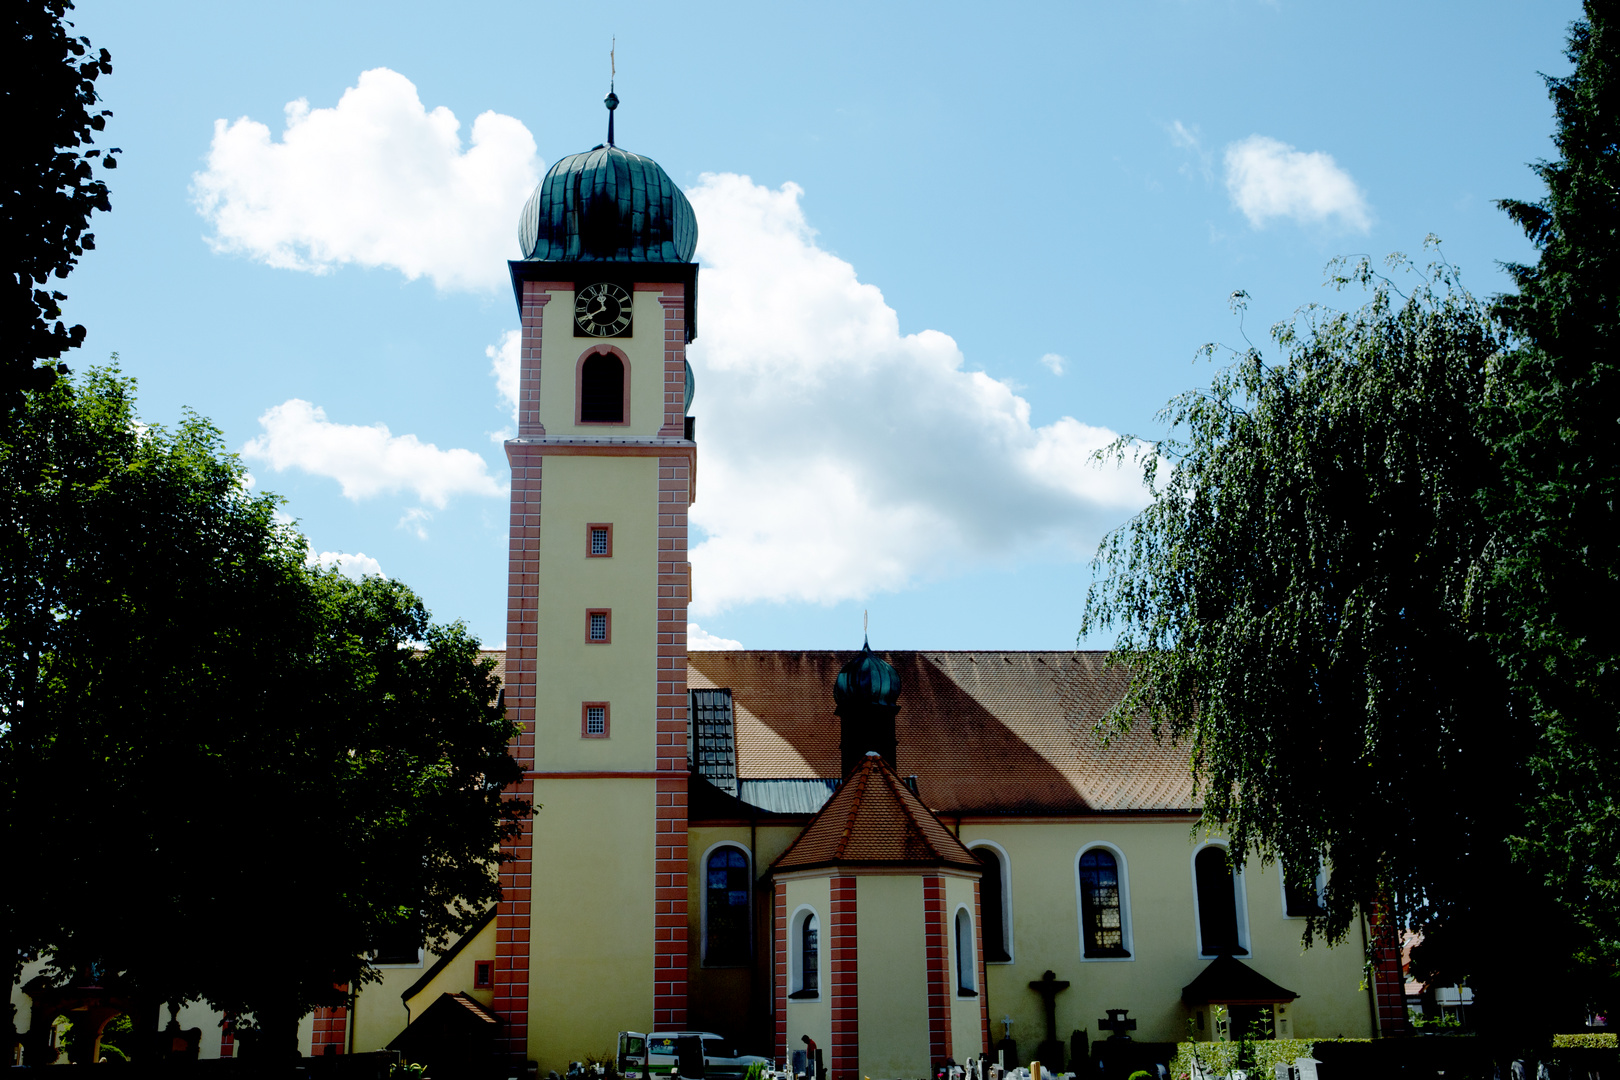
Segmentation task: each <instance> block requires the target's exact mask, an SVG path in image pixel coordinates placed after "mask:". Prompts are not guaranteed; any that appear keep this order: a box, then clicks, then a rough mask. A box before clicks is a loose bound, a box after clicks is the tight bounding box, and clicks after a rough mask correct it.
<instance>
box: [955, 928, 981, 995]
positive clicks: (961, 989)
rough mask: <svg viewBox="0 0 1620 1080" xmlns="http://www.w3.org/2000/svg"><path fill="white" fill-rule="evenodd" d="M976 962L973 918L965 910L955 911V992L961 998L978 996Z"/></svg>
mask: <svg viewBox="0 0 1620 1080" xmlns="http://www.w3.org/2000/svg"><path fill="white" fill-rule="evenodd" d="M977 968H978V962H977V960H976V958H975V957H974V952H973V916H971V915H969V914H968V912H967V908H965V907H963V908H957V909H956V992H957V993H958V994H959V995H962V996H963V997H971V996H975V995H977V994H978V992H979V991H978V979H977V978H976V977H975V976H976V974H977V971H976V969H977Z"/></svg>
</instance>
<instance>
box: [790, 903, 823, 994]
mask: <svg viewBox="0 0 1620 1080" xmlns="http://www.w3.org/2000/svg"><path fill="white" fill-rule="evenodd" d="M807 918H809V919H814V920H816V988H815V989H814V990H812V991H811V993H813V994H814V995H815V997H802V998H795V997H794V996H793V995H794V994H798V993H802V992H803V991H804V921H805V919H807ZM822 939H823V934H822V926H821V916H820V915H819V914H817V912H816V909H815V908H813V907H811V906H810V905H809V904H800V905H799V906H798V907H796V908H794V909H793V915H792V917H791V918H789V919H788V1004H789V1005H792V1004H794V1003H796V1002H800V1001H820V1000H821V987H822V986H823V985H824V984H825V982H826V980H825V979H823V978H822V977H821V970H822V964H821V954H822V953H825V952H826V951H827V949H826V945H825V943H824V941H823V940H822Z"/></svg>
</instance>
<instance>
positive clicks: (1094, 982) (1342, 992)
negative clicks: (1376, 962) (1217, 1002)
mask: <svg viewBox="0 0 1620 1080" xmlns="http://www.w3.org/2000/svg"><path fill="white" fill-rule="evenodd" d="M1191 828H1192V820H1191V819H1190V818H1182V819H1174V820H1164V821H1152V820H1148V821H1142V820H1138V821H1109V820H1106V819H1097V820H1094V821H1082V822H1063V821H1054V822H987V823H973V822H969V823H967V824H964V825H963V826H962V828H961V837H962V840H963V842H964V843H966V844H968V846H970V847H971V846H973V845H974V844H975V843H976V842H978V841H980V840H989V841H993V842H995V843H998V844H1000V845H1001V847H1002V848H1004V849H1005V850H1006V852H1007V862H1008V872H1009V875H1010V878H1011V890H1010V891H1011V907H1012V922H1013V957H1014V960H1013V962H1012V963H1005V964H990V965H988V966H987V978H986V981H987V983H988V984H989V985H988V988H987V989H988V991H989V995H990V998H989V1010H990V1034H991V1039H992V1041H998V1040H1000V1039H1001V1038H1002V1030H1003V1029H1002V1024H1001V1020H1002V1017H1003V1016H1011V1017H1012V1021H1013V1038H1014V1039H1016V1040H1017V1042H1018V1049H1019V1054H1020V1056H1021V1057H1022V1058H1023V1060H1024V1061H1028V1059H1029V1056H1030V1054H1031V1053H1032V1052H1033V1051H1034V1049H1035V1046H1036V1044H1037V1043H1039V1042H1040V1041H1041V1040H1042V1039H1044V1038H1045V1037H1046V1023H1045V1019H1044V1016H1043V1013H1042V1009H1041V999H1040V995H1039V994H1037V993H1035V992H1034V991H1033V990H1031V989H1029V983H1030V982H1031V981H1034V980H1037V979H1039V978H1040V977H1041V974H1042V972H1044V971H1046V970H1048V969H1050V970H1052V971H1053V972H1055V973H1056V975H1057V977H1058V978H1059V979H1066V980H1068V981H1069V982H1070V983H1072V985H1071V987H1070V988H1069V989H1068V990H1067V991H1065V992H1063V993H1062V994H1059V995H1058V998H1057V1036H1058V1038H1060V1039H1063V1040H1065V1041H1067V1040H1068V1038H1069V1035H1070V1033H1071V1032H1072V1031H1074V1030H1076V1029H1081V1030H1086V1031H1089V1032H1090V1034H1091V1036H1092V1038H1093V1039H1095V1038H1097V1037H1098V1036H1099V1035H1100V1034H1101V1035H1106V1034H1107V1033H1106V1032H1099V1031H1098V1029H1097V1019H1098V1017H1101V1016H1103V1015H1105V1011H1106V1010H1107V1009H1110V1008H1122V1009H1129V1010H1131V1017H1132V1019H1134V1020H1136V1021H1137V1024H1138V1027H1137V1030H1136V1031H1135V1033H1134V1035H1135V1037H1136V1038H1137V1039H1140V1040H1146V1041H1153V1042H1170V1041H1175V1040H1180V1039H1184V1038H1186V1037H1187V1020H1188V1019H1189V1016H1190V1014H1189V1012H1188V1010H1187V1009H1186V1008H1184V1007H1183V1006H1182V1004H1181V1000H1180V989H1181V987H1182V986H1184V985H1186V984H1187V983H1189V982H1191V981H1192V980H1193V979H1194V978H1196V977H1197V975H1198V973H1199V972H1201V971H1202V970H1203V969H1204V968H1205V967H1206V966H1207V965H1208V964H1209V962H1210V958H1208V957H1203V956H1200V955H1199V954H1198V951H1197V942H1196V939H1195V927H1196V917H1197V916H1196V911H1195V908H1194V901H1193V879H1192V857H1193V852H1194V846H1193V843H1192V841H1191V832H1190V830H1191ZM1099 841H1100V842H1106V843H1109V844H1112V845H1113V846H1114V847H1115V848H1116V849H1117V850H1118V852H1119V854H1121V855H1123V856H1124V859H1123V866H1122V870H1123V872H1124V874H1125V875H1126V888H1127V889H1128V892H1129V899H1130V903H1129V907H1128V909H1127V912H1126V914H1127V918H1128V921H1129V925H1130V930H1131V937H1132V944H1133V956H1132V958H1131V959H1130V960H1085V959H1083V958H1082V957H1081V954H1080V926H1079V891H1078V885H1079V879H1078V859H1079V855H1080V852H1081V851H1082V850H1083V849H1084V848H1085V847H1087V846H1089V845H1090V844H1092V843H1093V842H1099ZM1275 875H1276V871H1275V869H1272V870H1268V871H1266V872H1264V873H1261V871H1260V868H1259V866H1258V863H1257V862H1254V863H1251V865H1250V867H1249V868H1248V872H1247V873H1245V874H1244V884H1245V892H1246V897H1247V902H1248V912H1249V920H1248V921H1249V929H1250V939H1251V950H1252V951H1251V955H1250V956H1247V957H1243V958H1242V959H1243V961H1244V963H1247V964H1249V965H1250V966H1252V967H1254V968H1255V969H1256V970H1258V971H1260V972H1261V973H1262V974H1264V975H1266V976H1267V977H1268V978H1270V979H1272V980H1274V981H1276V982H1278V983H1280V984H1282V985H1283V986H1285V987H1287V988H1289V989H1291V990H1294V991H1295V992H1296V993H1298V994H1299V995H1300V998H1299V1000H1298V1001H1297V1002H1296V1003H1295V1005H1294V1007H1293V1009H1292V1010H1291V1012H1292V1013H1293V1025H1294V1035H1295V1037H1297V1038H1312V1037H1321V1038H1331V1037H1334V1036H1339V1035H1343V1036H1346V1037H1354V1038H1365V1037H1367V1036H1369V1035H1370V1034H1371V1016H1370V1012H1369V1009H1368V1003H1367V1001H1368V999H1367V993H1366V991H1364V990H1362V989H1361V964H1362V952H1361V943H1360V941H1359V940H1353V941H1349V942H1346V943H1345V944H1344V945H1342V946H1340V947H1338V948H1335V949H1326V948H1323V947H1322V946H1321V945H1317V946H1315V947H1313V948H1312V949H1311V952H1310V955H1301V941H1300V934H1301V931H1302V929H1303V923H1302V922H1300V921H1299V920H1295V919H1284V918H1283V917H1282V914H1281V911H1282V905H1281V898H1280V894H1279V895H1277V896H1273V895H1272V894H1277V893H1279V890H1278V888H1277V882H1276V876H1275Z"/></svg>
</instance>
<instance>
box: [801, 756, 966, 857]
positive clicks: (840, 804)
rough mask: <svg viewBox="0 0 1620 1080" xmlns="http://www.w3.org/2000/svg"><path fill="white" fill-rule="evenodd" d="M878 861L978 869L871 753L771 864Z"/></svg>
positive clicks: (949, 831)
mask: <svg viewBox="0 0 1620 1080" xmlns="http://www.w3.org/2000/svg"><path fill="white" fill-rule="evenodd" d="M874 865H884V866H956V867H960V868H962V869H965V870H978V869H979V863H978V860H976V859H975V858H974V857H973V853H972V852H970V851H968V849H967V848H966V847H964V846H963V845H962V841H960V840H958V839H957V838H956V837H955V836H954V835H953V834H952V833H951V830H949V829H947V828H946V827H945V826H944V825H943V824H941V823H940V820H939V819H938V818H937V817H935V816H934V815H933V814H932V813H931V812H930V811H929V809H928V808H927V807H926V806H924V805H923V804H922V802H921V800H919V799H918V798H917V796H915V795H913V794H912V793H911V790H910V789H909V788H907V787H906V785H905V784H904V783H903V782H902V781H901V780H900V778H899V777H897V776H896V775H895V774H894V770H893V769H890V768H889V764H888V762H886V761H884V760H883V759H882V758H881V757H879V756H878V755H876V754H869V755H867V758H866V760H865V761H864V762H863V763H862V764H861V767H860V768H859V769H857V770H855V771H854V772H852V773H851V774H850V775H849V777H848V778H847V779H846V780H845V781H844V784H843V786H842V787H840V788H839V789H838V793H837V794H836V795H834V796H833V797H832V798H831V799H830V800H828V802H827V805H826V806H824V807H822V808H821V810H820V812H819V813H817V814H816V816H815V817H813V818H811V819H810V824H808V825H806V826H805V827H804V831H803V832H802V833H800V834H799V835H798V837H797V838H796V839H795V840H794V841H793V843H792V844H791V845H789V847H788V849H787V850H786V851H784V852H782V854H781V855H780V856H779V857H778V858H777V860H776V862H775V863H774V864H773V865H772V867H771V868H772V870H778V871H780V870H808V869H811V868H813V867H820V866H874Z"/></svg>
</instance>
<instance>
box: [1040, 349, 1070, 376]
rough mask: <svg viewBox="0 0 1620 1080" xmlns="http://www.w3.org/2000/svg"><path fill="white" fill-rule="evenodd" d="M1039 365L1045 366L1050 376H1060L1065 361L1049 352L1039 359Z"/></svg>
mask: <svg viewBox="0 0 1620 1080" xmlns="http://www.w3.org/2000/svg"><path fill="white" fill-rule="evenodd" d="M1041 363H1043V364H1045V365H1046V370H1048V371H1050V372H1051V373H1052V374H1054V375H1061V374H1063V365H1064V364H1066V363H1067V361H1066V360H1064V359H1063V357H1061V356H1059V355H1058V354H1057V353H1055V352H1049V353H1047V354H1046V355H1045V356H1043V357H1041Z"/></svg>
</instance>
